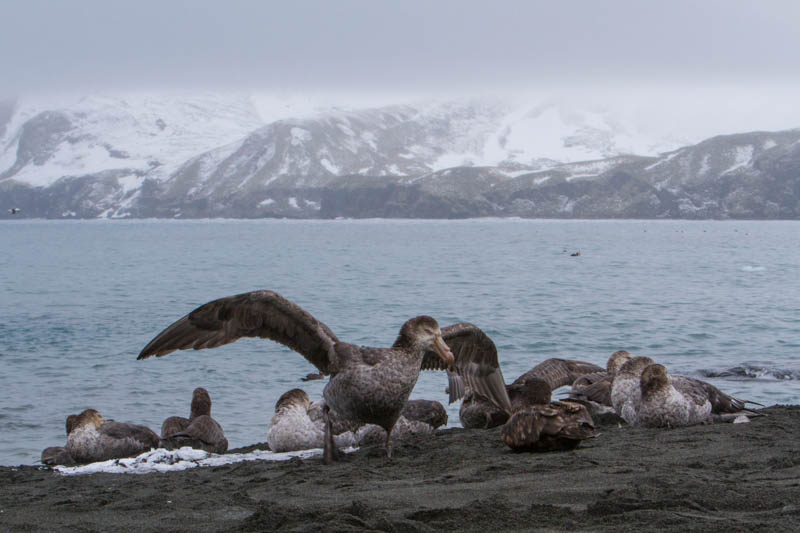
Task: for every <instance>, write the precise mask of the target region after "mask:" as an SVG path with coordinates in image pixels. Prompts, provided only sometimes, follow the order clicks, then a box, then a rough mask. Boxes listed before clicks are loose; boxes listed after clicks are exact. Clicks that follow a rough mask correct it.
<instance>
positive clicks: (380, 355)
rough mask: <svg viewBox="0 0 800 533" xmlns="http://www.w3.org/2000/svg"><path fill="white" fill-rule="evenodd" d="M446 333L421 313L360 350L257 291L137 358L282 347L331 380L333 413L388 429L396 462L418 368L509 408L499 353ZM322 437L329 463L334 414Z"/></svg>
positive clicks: (219, 305) (467, 330) (468, 330)
mask: <svg viewBox="0 0 800 533" xmlns="http://www.w3.org/2000/svg"><path fill="white" fill-rule="evenodd" d="M446 329H447V330H448V333H447V334H446V335H443V332H442V330H440V328H439V324H438V323H437V322H436V320H434V319H433V318H431V317H429V316H417V317H414V318H412V319H410V320H408V321H407V322H406V323H405V324H403V326H402V327H401V328H400V333H399V335H398V337H397V339H396V340H395V342H394V344H393V345H392V346H391V347H389V348H371V347H364V346H356V345H354V344H349V343H346V342H342V341H340V340H339V339H338V338H337V337H336V335H334V333H333V332H332V331H331V330H330V328H328V326H326V325H325V324H324V323H322V322H320V321H318V320H317V319H316V318H314V317H313V316H312V315H311V314H310V313H308V312H307V311H305V310H304V309H302V308H301V307H300V306H298V305H296V304H294V303H292V302H290V301H289V300H287V299H286V298H284V297H282V296H281V295H279V294H278V293H276V292H273V291H253V292H248V293H244V294H239V295H236V296H229V297H226V298H220V299H218V300H213V301H211V302H208V303H206V304H204V305H201V306H200V307H198V308H197V309H195V310H194V311H192V312H191V313H189V314H188V315H186V316H184V317H183V318H181V319H179V320H178V321H176V322H175V323H173V324H172V325H170V326H169V327H167V328H166V329H165V330H164V331H162V332H161V333H159V334H158V335H157V336H156V337H155V338H154V339H153V340H152V341H150V343H148V344H147V346H145V347H144V349H143V350H142V351H141V353H140V354H139V357H138V359H146V358H148V357H150V356H152V355H155V356H158V357H161V356H164V355H167V354H169V353H171V352H173V351H175V350H185V349H188V348H193V349H195V350H199V349H203V348H216V347H218V346H222V345H223V344H228V343H231V342H234V341H236V340H237V339H239V338H241V337H261V338H267V339H271V340H273V341H276V342H279V343H281V344H283V345H285V346H288V347H289V348H291V349H292V350H294V351H296V352H298V353H300V354H301V355H303V356H304V357H305V358H306V359H307V360H308V361H309V362H310V363H311V364H313V365H314V366H316V367H317V368H318V369H319V371H320V372H322V373H323V374H326V375H330V376H331V377H330V380H329V381H328V384H327V385H326V386H325V389H324V391H323V397H324V398H325V403H326V405H327V406H328V407H329V408H330V409H333V410H334V411H336V412H337V413H338V414H339V415H341V416H343V417H345V418H347V419H349V420H352V421H354V422H360V423H367V424H376V425H378V426H380V427H382V428H383V429H384V430H385V431H386V455H387V457H391V440H390V438H391V432H392V428H393V427H394V425H395V423H396V422H397V420H398V418H399V417H400V413H401V411H402V410H403V406H404V405H405V404H406V401H407V400H408V397H409V395H410V394H411V391H412V389H413V388H414V385H415V384H416V382H417V379H418V378H419V373H420V370H427V369H431V370H434V369H435V370H451V371H452V372H453V373H454V374H455V375H458V376H459V377H460V378H461V379H463V380H464V382H465V383H467V384H468V385H469V386H470V387H471V388H473V389H474V390H478V391H480V392H482V393H483V394H484V395H486V396H487V397H488V398H489V399H490V400H491V401H493V402H495V403H496V404H497V405H498V406H501V407H504V408H508V407H510V401H509V399H508V394H507V393H506V390H505V383H504V381H503V375H502V373H501V372H500V367H499V365H498V362H497V354H496V353H495V354H494V357H491V354H489V355H488V356H487V354H486V353H485V352H483V351H481V350H478V349H475V348H474V347H473V346H472V342H471V341H472V340H473V339H474V338H475V337H476V336H479V335H480V334H482V332H480V330H479V329H478V328H476V327H475V326H473V325H472V324H467V323H462V324H456V325H454V326H451V327H450V328H446ZM448 345H449V346H448ZM325 434H326V438H325V447H324V448H325V462H326V463H327V462H330V461H332V460H333V458H334V453H335V446H334V443H333V434H332V431H331V423H330V418H329V417H328V420H327V422H326V424H325Z"/></svg>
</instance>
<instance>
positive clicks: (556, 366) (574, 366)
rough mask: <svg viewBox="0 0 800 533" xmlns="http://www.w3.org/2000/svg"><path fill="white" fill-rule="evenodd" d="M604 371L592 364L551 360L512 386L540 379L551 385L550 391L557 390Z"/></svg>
mask: <svg viewBox="0 0 800 533" xmlns="http://www.w3.org/2000/svg"><path fill="white" fill-rule="evenodd" d="M604 371H605V369H604V368H602V367H599V366H597V365H593V364H592V363H584V362H583V361H571V360H569V359H556V358H551V359H545V360H544V361H542V362H541V363H539V364H538V365H536V366H535V367H533V368H531V369H530V370H528V371H527V372H525V373H524V374H522V375H521V376H520V377H518V378H517V379H516V380H514V383H512V385H517V384H520V383H525V381H527V380H528V379H529V378H539V379H541V380H544V381H546V382H547V384H548V385H550V390H556V389H557V388H559V387H563V386H564V385H572V383H573V382H574V381H575V380H576V379H577V378H578V377H580V376H582V375H583V374H589V373H593V372H604Z"/></svg>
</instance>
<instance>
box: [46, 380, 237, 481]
mask: <svg viewBox="0 0 800 533" xmlns="http://www.w3.org/2000/svg"><path fill="white" fill-rule="evenodd" d="M184 446H189V447H190V448H196V449H200V450H205V451H208V452H212V453H225V452H226V451H227V450H228V440H227V439H226V438H225V434H224V432H223V431H222V426H220V424H219V422H217V421H216V420H214V419H213V418H211V396H210V395H209V394H208V391H207V390H206V389H204V388H202V387H198V388H196V389H195V390H194V393H193V394H192V404H191V409H190V413H189V418H184V417H182V416H171V417H169V418H167V419H166V420H164V423H163V424H161V436H160V437H159V436H158V435H156V433H155V432H154V431H153V430H151V429H150V428H148V427H145V426H140V425H137V424H130V423H127V422H117V421H114V420H107V419H106V418H104V417H103V415H101V414H100V413H99V412H98V411H96V410H94V409H86V410H85V411H83V412H82V413H80V414H78V415H69V416H68V417H67V443H66V444H65V445H64V446H53V447H50V448H45V449H44V451H43V452H42V463H44V464H46V465H65V466H72V465H75V464H85V463H95V462H98V461H107V460H109V459H120V458H123V457H132V456H135V455H139V454H140V453H142V452H146V451H148V450H150V449H153V448H165V449H168V450H172V449H177V448H182V447H184Z"/></svg>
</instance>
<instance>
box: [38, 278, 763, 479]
mask: <svg viewBox="0 0 800 533" xmlns="http://www.w3.org/2000/svg"><path fill="white" fill-rule="evenodd" d="M242 337H261V338H267V339H271V340H273V341H276V342H279V343H281V344H283V345H285V346H287V347H289V348H291V349H292V350H294V351H296V352H298V353H300V354H301V355H303V356H304V357H305V358H306V359H307V360H308V361H309V362H310V363H312V364H313V365H314V366H315V367H316V368H317V369H318V370H319V371H320V373H321V374H323V375H328V376H330V379H329V381H328V383H327V385H326V386H325V388H324V390H323V401H320V402H315V403H311V402H310V399H309V398H308V396H307V395H306V394H305V392H304V391H302V390H300V389H293V390H291V391H289V392H287V393H285V394H284V395H283V396H281V398H280V399H279V400H278V403H277V405H276V412H275V416H274V417H273V419H272V424H271V427H270V431H269V434H268V443H269V444H270V447H271V449H273V451H288V450H291V449H300V448H299V446H305V445H306V444H307V443H309V442H313V443H316V446H314V447H317V446H319V444H320V443H321V444H322V447H323V448H324V460H325V462H326V463H329V462H331V461H333V460H334V459H335V458H336V455H337V449H338V447H342V446H348V445H354V444H355V445H358V444H364V443H372V442H375V441H376V440H382V441H383V442H384V446H385V450H386V455H387V457H391V453H392V447H391V446H392V440H393V437H395V436H397V435H398V434H400V433H414V432H427V431H432V430H433V428H435V427H438V426H439V425H442V424H444V423H446V416H447V415H446V413H445V412H444V408H443V407H442V406H441V404H438V402H426V401H425V400H418V401H409V396H410V394H411V391H412V389H413V388H414V385H415V384H416V382H417V379H418V377H419V374H420V371H422V370H444V371H446V372H447V377H448V387H447V390H448V392H449V396H450V402H451V403H452V402H453V401H456V400H458V399H462V398H463V401H462V405H461V409H460V413H459V414H460V418H461V422H462V425H463V426H464V427H465V428H490V427H496V426H500V425H502V426H503V428H502V430H501V435H502V438H503V440H504V442H505V443H506V444H507V445H508V446H509V447H511V448H512V449H513V450H516V451H549V450H561V449H571V448H574V447H575V446H577V445H578V443H580V441H581V440H584V439H587V438H591V437H594V436H595V423H594V420H593V418H592V416H593V415H594V416H595V417H597V416H605V415H606V413H611V414H612V416H618V417H620V418H621V419H622V420H624V421H625V422H627V423H628V424H631V425H641V426H646V427H674V426H685V425H691V424H699V423H704V422H707V421H710V420H711V419H712V417H713V416H718V417H720V418H722V419H724V418H725V417H730V416H736V415H737V414H741V412H743V413H745V414H747V415H753V414H754V413H753V412H752V411H746V410H745V409H744V404H745V402H743V401H740V400H737V399H735V398H731V397H730V396H728V395H726V394H724V393H722V392H721V391H719V390H718V389H716V388H715V387H713V386H712V385H710V384H708V383H705V382H702V381H699V380H696V379H693V378H687V377H683V376H669V375H668V374H667V372H666V370H665V369H664V367H663V366H661V365H657V364H654V362H653V361H652V360H651V359H650V358H647V357H632V356H631V355H630V354H629V353H628V352H625V351H620V352H616V353H615V354H613V355H612V356H611V358H610V359H609V362H608V365H607V368H606V369H603V368H601V367H599V366H597V365H593V364H590V363H584V362H580V361H569V360H564V359H548V360H546V361H544V362H542V363H540V364H539V365H537V366H535V367H534V368H533V369H531V370H530V371H528V372H526V373H525V374H523V375H521V376H520V377H519V378H517V379H516V380H515V381H514V382H513V383H511V384H510V385H506V383H505V381H504V379H503V375H502V373H501V371H500V366H499V362H498V354H497V349H496V347H495V345H494V343H493V342H492V340H491V339H490V338H489V337H488V336H487V335H486V334H485V333H484V332H483V331H481V330H480V328H478V327H477V326H475V325H473V324H470V323H467V322H462V323H458V324H454V325H452V326H448V327H445V328H443V329H440V327H439V325H438V323H437V322H436V320H434V319H433V318H431V317H429V316H424V315H423V316H417V317H414V318H412V319H410V320H408V321H406V323H405V324H403V326H402V327H401V328H400V332H399V335H398V336H397V339H396V340H395V342H394V344H393V345H392V346H391V347H388V348H372V347H365V346H356V345H353V344H349V343H347V342H343V341H340V340H339V339H338V338H337V337H336V335H335V334H334V333H333V332H332V331H331V330H330V328H328V326H326V325H325V324H324V323H322V322H320V321H318V320H317V319H316V318H314V317H313V316H312V315H311V314H309V313H308V312H307V311H305V310H304V309H302V308H301V307H300V306H298V305H296V304H294V303H293V302H291V301H289V300H287V299H285V298H283V297H282V296H281V295H279V294H278V293H276V292H273V291H253V292H248V293H244V294H239V295H235V296H230V297H226V298H220V299H218V300H213V301H211V302H208V303H206V304H204V305H202V306H200V307H198V308H197V309H195V310H194V311H192V312H191V313H189V314H187V315H186V316H184V317H182V318H180V319H179V320H177V321H176V322H174V323H173V324H171V325H170V326H168V327H167V328H166V329H164V330H163V331H162V332H161V333H159V334H158V335H157V336H156V337H155V338H154V339H153V340H152V341H150V343H148V344H147V346H145V347H144V349H143V350H142V351H141V353H140V354H139V357H138V359H146V358H148V357H150V356H153V355H155V356H157V357H162V356H164V355H167V354H169V353H171V352H173V351H176V350H185V349H189V348H193V349H195V350H199V349H203V348H216V347H218V346H222V345H224V344H228V343H231V342H234V341H236V340H237V339H239V338H242ZM565 385H570V386H571V387H572V389H571V392H570V395H569V398H567V399H565V400H564V401H552V399H551V394H552V391H553V390H555V389H557V388H559V387H562V386H565ZM196 403H197V406H198V407H197V410H196V409H195V404H196ZM201 405H202V407H201ZM206 405H207V408H206V407H205V406H206ZM210 406H211V401H210V398H209V397H208V393H207V392H206V391H205V389H197V390H195V395H194V398H193V401H192V415H191V417H190V418H189V419H180V421H178V420H177V417H171V418H169V419H167V420H166V421H165V422H164V425H163V426H162V434H161V437H158V436H157V435H155V433H153V432H152V431H150V430H148V429H147V428H143V427H141V426H133V425H126V424H121V423H116V422H113V421H107V420H104V419H103V417H102V416H101V415H100V414H99V413H97V412H96V411H94V410H87V411H84V412H83V413H81V414H80V415H71V416H70V417H69V418H68V419H67V433H68V437H67V445H66V447H64V448H48V449H47V450H45V452H44V453H43V454H42V460H43V462H49V463H50V464H64V463H59V461H64V460H66V459H65V457H64V456H63V455H60V454H67V459H72V460H73V461H74V462H88V461H87V458H89V456H90V455H91V456H92V457H93V458H94V457H97V456H98V455H100V456H103V455H104V454H98V453H96V452H95V453H94V454H93V455H92V454H91V453H90V454H89V455H87V454H85V453H84V454H83V455H81V454H82V453H83V452H81V451H78V450H77V448H79V447H83V448H85V449H100V448H103V446H101V445H100V444H97V445H94V444H93V443H99V442H101V441H102V442H105V445H104V446H105V448H110V446H109V445H108V439H112V438H117V439H118V440H120V441H121V442H120V443H119V444H118V446H119V448H120V450H122V449H123V448H124V446H126V445H130V442H129V441H130V440H132V439H133V438H134V437H131V434H132V433H136V437H135V438H136V439H140V440H141V442H146V443H149V444H148V446H147V448H145V449H149V448H150V447H156V446H166V447H170V448H174V447H176V446H183V445H189V446H193V447H200V448H203V449H206V450H209V451H214V452H217V453H222V452H224V451H225V450H226V449H227V440H224V435H223V434H222V428H221V427H220V426H219V424H218V423H217V422H216V421H214V420H213V419H212V418H211V417H210ZM123 426H124V427H126V428H127V429H126V430H125V431H123V430H122V427H123ZM201 426H202V429H203V431H202V432H201V431H200V430H199V428H200V427H201ZM195 427H197V428H198V430H197V431H194V430H193V429H192V428H195ZM201 433H202V435H201ZM212 434H213V435H214V438H210V437H209V436H208V435H212ZM126 440H127V441H128V442H126ZM223 442H224V444H223ZM77 443H81V446H77ZM306 447H308V446H306ZM48 450H51V451H50V452H48ZM114 453H115V454H117V455H116V457H124V456H126V455H132V454H133V452H126V455H119V454H120V453H122V451H115V452H114ZM46 455H47V458H46V457H45V456H46ZM105 455H108V454H107V453H106V454H105ZM108 458H111V457H105V456H103V457H98V458H94V460H103V459H108Z"/></svg>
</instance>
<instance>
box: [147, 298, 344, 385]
mask: <svg viewBox="0 0 800 533" xmlns="http://www.w3.org/2000/svg"><path fill="white" fill-rule="evenodd" d="M242 337H261V338H265V339H271V340H273V341H276V342H279V343H281V344H283V345H285V346H288V347H289V348H291V349H292V350H294V351H296V352H298V353H300V354H301V355H303V356H304V357H305V358H306V359H308V360H309V361H310V362H311V364H313V365H314V366H316V367H317V368H318V369H320V371H322V372H323V373H324V374H328V373H330V372H331V370H332V369H335V365H336V361H335V358H336V356H335V351H334V346H335V344H336V343H337V342H339V339H337V338H336V335H334V334H333V332H332V331H331V330H330V329H329V328H328V326H326V325H325V324H323V323H322V322H320V321H318V320H317V319H316V318H314V317H313V316H311V315H310V314H309V313H308V312H306V311H305V310H304V309H302V308H301V307H300V306H298V305H296V304H294V303H292V302H290V301H289V300H287V299H286V298H284V297H283V296H281V295H280V294H278V293H277V292H273V291H253V292H246V293H244V294H237V295H236V296H228V297H227V298H220V299H218V300H214V301H212V302H208V303H207V304H204V305H201V306H200V307H198V308H197V309H195V310H194V311H192V312H191V313H189V314H188V315H186V316H184V317H183V318H181V319H179V320H178V321H176V322H174V323H173V324H172V325H170V326H168V327H167V328H166V329H165V330H164V331H162V332H161V333H159V334H158V335H157V336H156V338H154V339H153V340H151V341H150V342H149V343H148V344H147V346H145V347H144V349H143V350H142V351H141V353H140V354H139V357H138V359H146V358H148V357H150V356H151V355H155V356H157V357H161V356H164V355H167V354H168V353H171V352H174V351H175V350H187V349H189V348H193V349H195V350H201V349H203V348H216V347H217V346H222V345H223V344H228V343H231V342H234V341H236V340H238V339H240V338H242Z"/></svg>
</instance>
